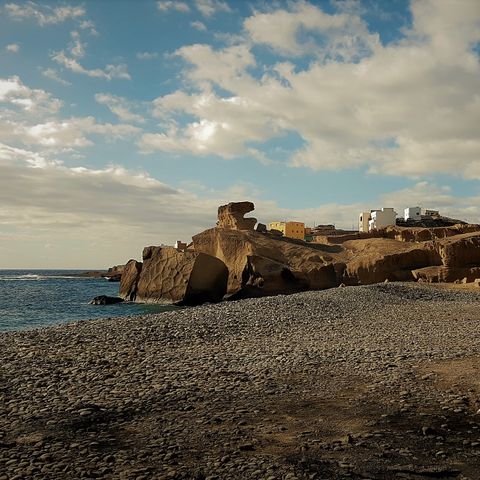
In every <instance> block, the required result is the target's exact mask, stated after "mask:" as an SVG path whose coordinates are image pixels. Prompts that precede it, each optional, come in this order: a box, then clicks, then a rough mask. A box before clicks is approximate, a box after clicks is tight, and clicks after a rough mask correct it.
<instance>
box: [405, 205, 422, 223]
mask: <svg viewBox="0 0 480 480" xmlns="http://www.w3.org/2000/svg"><path fill="white" fill-rule="evenodd" d="M421 219H422V209H421V208H420V207H408V208H406V209H405V220H421Z"/></svg>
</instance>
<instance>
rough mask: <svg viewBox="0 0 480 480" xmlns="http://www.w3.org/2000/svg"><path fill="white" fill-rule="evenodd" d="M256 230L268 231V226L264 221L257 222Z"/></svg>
mask: <svg viewBox="0 0 480 480" xmlns="http://www.w3.org/2000/svg"><path fill="white" fill-rule="evenodd" d="M255 230H256V231H257V232H260V233H266V232H267V226H266V225H265V224H264V223H257V224H256V225H255Z"/></svg>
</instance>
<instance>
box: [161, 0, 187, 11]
mask: <svg viewBox="0 0 480 480" xmlns="http://www.w3.org/2000/svg"><path fill="white" fill-rule="evenodd" d="M157 8H158V9H159V10H160V11H161V12H168V11H169V10H175V11H177V12H182V13H187V12H189V11H190V7H189V6H188V5H187V4H186V3H185V2H180V1H177V0H160V1H158V2H157Z"/></svg>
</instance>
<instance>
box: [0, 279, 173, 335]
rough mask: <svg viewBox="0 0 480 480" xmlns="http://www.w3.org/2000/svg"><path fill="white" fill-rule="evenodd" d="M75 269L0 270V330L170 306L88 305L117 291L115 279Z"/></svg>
mask: <svg viewBox="0 0 480 480" xmlns="http://www.w3.org/2000/svg"><path fill="white" fill-rule="evenodd" d="M78 273H80V271H76V270H68V271H67V270H28V271H27V270H0V331H5V330H22V329H25V328H34V327H43V326H47V325H53V324H59V323H66V322H72V321H75V320H88V319H93V318H105V317H122V316H127V315H137V314H146V313H158V312H162V311H165V310H171V309H172V308H176V307H172V306H165V305H145V304H137V303H118V304H115V305H89V301H90V300H92V298H94V297H96V296H98V295H109V296H113V297H114V296H117V295H118V286H119V284H118V282H109V281H107V280H106V279H104V278H87V277H79V276H77V275H78Z"/></svg>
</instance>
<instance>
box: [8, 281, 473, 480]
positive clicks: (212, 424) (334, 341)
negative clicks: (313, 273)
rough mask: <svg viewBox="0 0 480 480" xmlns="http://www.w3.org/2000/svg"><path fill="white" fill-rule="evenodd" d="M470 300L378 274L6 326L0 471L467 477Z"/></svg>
mask: <svg viewBox="0 0 480 480" xmlns="http://www.w3.org/2000/svg"><path fill="white" fill-rule="evenodd" d="M479 301H480V289H479V293H475V292H459V291H449V290H444V289H442V290H440V289H436V288H434V287H432V286H425V285H419V284H402V283H395V284H394V283H387V284H379V285H370V286H361V287H346V288H336V289H331V290H326V291H321V292H305V293H300V294H295V295H289V296H277V297H269V298H263V299H249V300H242V301H238V302H226V303H221V304H217V305H205V306H202V307H196V308H191V309H185V310H179V311H175V312H165V313H162V314H158V315H149V316H137V317H127V318H112V319H105V320H92V321H84V322H76V323H72V324H68V325H62V326H58V327H50V328H43V329H37V330H31V331H23V332H8V333H3V334H1V335H0V480H7V479H10V480H17V479H18V480H20V479H30V478H32V479H37V478H38V479H80V478H105V479H116V478H120V479H135V480H144V479H197V480H200V479H270V480H274V479H325V480H327V479H378V480H380V479H399V478H407V479H426V478H444V479H449V478H452V479H472V480H475V479H478V478H480V474H479V472H480V428H479V427H480V415H479V414H477V411H478V409H479V407H480V397H479V394H480V375H479V373H480V360H479V358H480V330H479V324H480V313H479V309H478V303H479ZM99 308H101V307H99Z"/></svg>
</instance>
